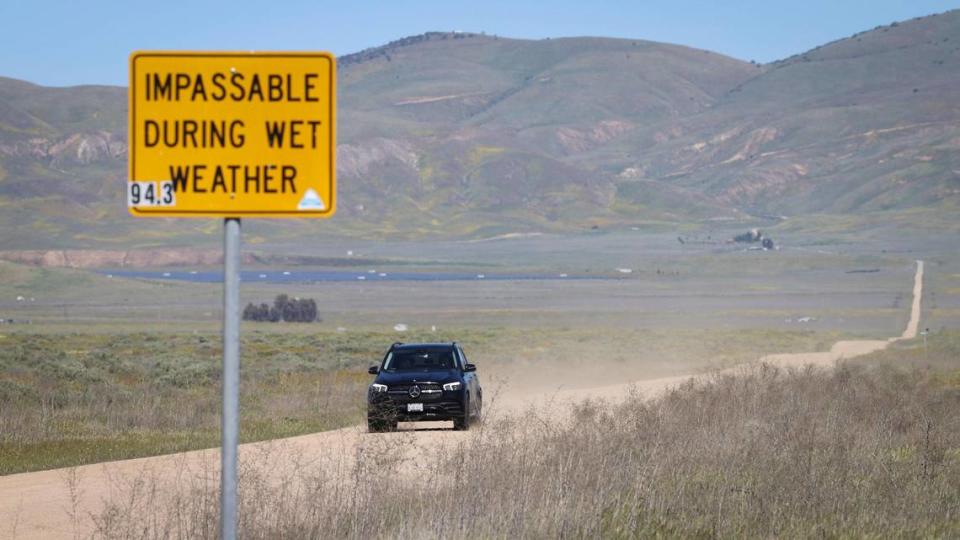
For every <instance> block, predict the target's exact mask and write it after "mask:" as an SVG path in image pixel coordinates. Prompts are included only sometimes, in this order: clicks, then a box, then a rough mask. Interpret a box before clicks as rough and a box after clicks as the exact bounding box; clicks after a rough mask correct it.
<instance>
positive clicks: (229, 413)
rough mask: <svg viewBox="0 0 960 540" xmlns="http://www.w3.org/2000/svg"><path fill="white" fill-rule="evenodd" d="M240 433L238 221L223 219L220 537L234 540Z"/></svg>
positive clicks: (225, 539) (235, 536)
mask: <svg viewBox="0 0 960 540" xmlns="http://www.w3.org/2000/svg"><path fill="white" fill-rule="evenodd" d="M239 431H240V220H239V219H238V218H226V219H224V220H223V413H222V416H221V424H220V444H221V448H220V538H222V539H223V540H235V539H236V538H237V443H238V432H239Z"/></svg>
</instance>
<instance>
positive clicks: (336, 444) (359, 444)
mask: <svg viewBox="0 0 960 540" xmlns="http://www.w3.org/2000/svg"><path fill="white" fill-rule="evenodd" d="M922 296H923V261H917V270H916V274H915V278H914V287H913V303H912V306H911V310H910V318H909V322H908V323H907V326H906V329H905V330H904V332H903V334H902V335H901V336H899V337H893V338H890V339H888V340H869V341H840V342H837V343H836V344H834V346H833V347H832V348H831V349H830V351H829V352H821V353H802V354H775V355H769V356H766V357H763V358H761V359H760V360H761V361H763V362H767V363H770V364H775V365H780V366H799V365H805V364H814V365H818V366H830V365H833V363H834V362H836V361H837V360H840V359H843V358H852V357H854V356H859V355H862V354H867V353H870V352H873V351H877V350H880V349H883V348H884V347H887V346H888V345H889V344H890V343H892V342H895V341H897V340H900V339H911V338H913V337H916V335H917V330H918V328H919V323H920V301H921V298H922ZM735 369H737V368H732V370H735ZM690 378H691V376H678V377H668V378H661V379H652V380H642V381H635V382H632V383H629V384H618V385H613V386H604V387H599V388H589V389H580V390H570V391H557V392H552V393H550V394H541V395H536V396H530V397H525V398H519V397H517V396H528V395H529V394H527V393H526V392H525V391H524V388H523V387H522V382H521V383H516V382H513V383H511V386H510V387H507V388H504V389H503V390H502V391H501V392H499V393H498V397H497V398H496V401H495V403H494V404H493V405H494V407H493V408H494V409H495V411H494V414H496V411H499V412H500V413H511V412H516V411H519V410H523V408H524V407H529V406H537V405H538V404H539V405H542V403H544V402H546V401H551V402H552V403H553V407H551V410H558V409H562V408H561V407H556V403H557V402H574V401H579V400H582V399H586V398H594V399H609V400H615V399H618V398H620V397H623V396H625V395H627V393H628V392H629V391H634V392H636V391H639V392H642V393H643V395H648V396H652V395H656V394H657V393H659V392H663V391H664V390H666V389H668V388H670V387H672V386H675V385H677V384H679V383H682V382H684V381H686V380H689V379H690ZM562 383H563V381H557V384H558V385H560V384H562ZM469 436H470V433H462V432H449V431H442V432H441V431H429V430H427V431H401V432H399V433H392V434H377V435H369V434H367V433H366V429H365V428H364V427H360V426H356V427H350V428H344V429H340V430H336V431H329V432H324V433H316V434H312V435H305V436H301V437H293V438H289V439H283V440H280V441H267V442H262V443H252V444H245V445H242V446H241V449H240V460H241V467H243V466H244V464H249V463H256V462H262V461H263V456H269V460H270V466H273V467H276V466H277V464H278V463H295V464H294V465H290V466H289V468H295V467H298V466H301V465H302V461H298V460H302V459H304V456H309V457H310V459H311V463H310V464H311V465H314V466H321V467H325V468H328V470H331V471H340V472H341V473H342V472H343V471H349V470H350V469H351V468H352V467H353V466H355V464H356V463H357V461H358V459H359V458H358V456H360V455H362V453H363V452H364V450H365V449H367V448H369V447H372V446H374V445H377V444H381V443H382V442H383V440H384V438H388V437H394V438H404V439H405V440H404V446H405V447H406V448H407V449H408V452H410V453H411V454H412V455H413V454H417V453H418V452H419V451H420V449H421V448H424V447H430V448H432V449H434V450H435V449H436V447H437V446H438V445H445V444H457V443H458V442H461V441H462V440H463V439H464V438H465V437H469ZM278 456H279V457H278ZM288 457H289V459H287V458H288ZM414 461H416V460H414ZM218 468H219V452H218V451H215V450H202V451H196V452H186V453H182V454H174V455H168V456H158V457H152V458H142V459H132V460H127V461H118V462H111V463H103V464H97V465H88V466H83V467H74V468H70V469H58V470H51V471H41V472H35V473H25V474H16V475H10V476H5V477H0V538H76V537H81V538H84V537H88V536H90V535H91V534H92V533H93V532H94V531H95V526H96V524H95V522H94V519H93V517H94V516H97V515H99V514H100V513H101V511H102V509H103V508H104V507H105V505H106V504H107V502H110V501H117V500H122V499H123V498H124V497H128V496H129V494H130V492H131V490H132V489H135V487H136V485H138V483H143V484H144V485H148V484H151V483H152V485H153V486H154V487H159V488H160V489H162V488H163V486H164V485H166V484H167V483H169V484H170V485H174V484H178V483H181V482H182V481H183V480H184V478H185V477H189V479H191V481H193V482H197V481H200V482H203V483H209V484H207V485H214V486H215V485H217V482H218V480H217V469H218Z"/></svg>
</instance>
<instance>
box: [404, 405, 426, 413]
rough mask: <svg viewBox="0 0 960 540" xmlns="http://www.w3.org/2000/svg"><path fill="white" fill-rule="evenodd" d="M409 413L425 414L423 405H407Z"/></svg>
mask: <svg viewBox="0 0 960 540" xmlns="http://www.w3.org/2000/svg"><path fill="white" fill-rule="evenodd" d="M407 412H423V403H407Z"/></svg>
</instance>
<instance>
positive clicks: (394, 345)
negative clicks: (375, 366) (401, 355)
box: [390, 341, 403, 349]
mask: <svg viewBox="0 0 960 540" xmlns="http://www.w3.org/2000/svg"><path fill="white" fill-rule="evenodd" d="M401 345H403V342H402V341H395V342H393V345H391V346H390V348H391V349H392V348H394V347H399V346H401Z"/></svg>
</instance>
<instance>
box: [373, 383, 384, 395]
mask: <svg viewBox="0 0 960 540" xmlns="http://www.w3.org/2000/svg"><path fill="white" fill-rule="evenodd" d="M370 391H371V392H373V393H374V394H381V393H383V392H386V391H387V385H385V384H380V383H373V384H371V385H370Z"/></svg>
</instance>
